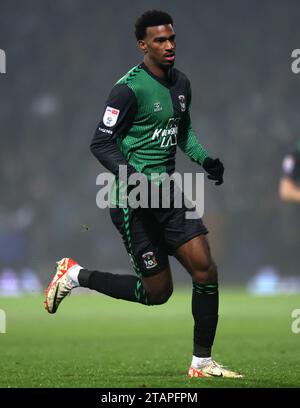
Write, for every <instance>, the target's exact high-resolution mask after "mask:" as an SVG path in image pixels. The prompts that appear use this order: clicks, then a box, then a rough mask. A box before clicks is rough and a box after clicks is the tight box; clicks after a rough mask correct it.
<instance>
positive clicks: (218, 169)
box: [202, 157, 224, 186]
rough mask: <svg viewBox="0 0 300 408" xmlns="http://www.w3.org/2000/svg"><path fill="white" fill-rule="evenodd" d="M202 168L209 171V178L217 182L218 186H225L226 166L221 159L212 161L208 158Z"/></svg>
mask: <svg viewBox="0 0 300 408" xmlns="http://www.w3.org/2000/svg"><path fill="white" fill-rule="evenodd" d="M202 167H203V168H204V170H205V171H207V173H208V176H207V177H208V178H209V179H210V180H216V183H215V185H216V186H219V185H220V184H223V174H224V166H223V163H222V162H221V161H220V160H219V159H211V158H210V157H206V159H204V161H203V164H202Z"/></svg>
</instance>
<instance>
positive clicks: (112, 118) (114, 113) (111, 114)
mask: <svg viewBox="0 0 300 408" xmlns="http://www.w3.org/2000/svg"><path fill="white" fill-rule="evenodd" d="M119 113H120V111H119V110H118V109H115V108H112V107H111V106H107V107H106V109H105V112H104V115H103V123H104V125H105V126H107V127H113V126H115V124H116V123H117V120H118V117H119Z"/></svg>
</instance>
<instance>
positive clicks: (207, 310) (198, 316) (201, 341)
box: [175, 235, 219, 358]
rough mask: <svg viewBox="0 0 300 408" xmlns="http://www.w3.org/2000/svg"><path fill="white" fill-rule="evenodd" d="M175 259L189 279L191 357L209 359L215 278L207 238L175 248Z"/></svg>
mask: <svg viewBox="0 0 300 408" xmlns="http://www.w3.org/2000/svg"><path fill="white" fill-rule="evenodd" d="M175 256H176V258H177V259H178V260H179V262H180V263H181V264H182V265H183V266H184V268H185V269H186V270H187V271H188V273H189V274H190V275H191V277H192V280H193V294H192V313H193V317H194V322H195V325H194V351H193V355H194V356H195V357H200V358H209V357H210V356H211V348H212V345H213V342H214V337H215V333H216V328H217V323H218V306H219V293H218V275H217V267H216V264H215V263H214V262H213V260H212V257H211V254H210V248H209V245H208V242H207V239H206V237H205V236H204V235H198V236H196V237H194V238H192V239H191V240H189V241H188V242H186V243H184V244H183V245H181V246H180V247H179V248H177V249H176V252H175Z"/></svg>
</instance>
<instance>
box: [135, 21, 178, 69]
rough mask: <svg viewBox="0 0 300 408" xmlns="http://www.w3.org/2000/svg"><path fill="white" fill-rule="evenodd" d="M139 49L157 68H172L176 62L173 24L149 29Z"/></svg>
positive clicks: (140, 42)
mask: <svg viewBox="0 0 300 408" xmlns="http://www.w3.org/2000/svg"><path fill="white" fill-rule="evenodd" d="M139 47H140V48H141V49H142V50H143V52H144V54H145V55H147V58H149V59H150V60H151V62H152V63H154V64H155V65H157V66H160V67H166V68H167V67H171V66H173V65H174V62H175V50H176V42H175V32H174V30H173V27H172V25H171V24H166V25H160V26H155V27H147V30H146V37H145V38H144V40H141V41H139Z"/></svg>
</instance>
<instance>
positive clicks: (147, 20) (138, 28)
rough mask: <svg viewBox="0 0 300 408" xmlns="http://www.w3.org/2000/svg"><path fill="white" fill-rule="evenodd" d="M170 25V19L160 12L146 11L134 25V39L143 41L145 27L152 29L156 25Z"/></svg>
mask: <svg viewBox="0 0 300 408" xmlns="http://www.w3.org/2000/svg"><path fill="white" fill-rule="evenodd" d="M165 24H172V25H173V19H172V17H171V16H170V15H169V14H168V13H166V12H164V11H161V10H148V11H146V12H145V13H143V14H142V15H141V16H140V17H139V18H138V19H137V20H136V23H135V36H136V39H137V40H138V41H139V40H143V39H144V38H145V37H146V29H147V27H154V26H158V25H165Z"/></svg>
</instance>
